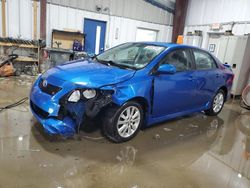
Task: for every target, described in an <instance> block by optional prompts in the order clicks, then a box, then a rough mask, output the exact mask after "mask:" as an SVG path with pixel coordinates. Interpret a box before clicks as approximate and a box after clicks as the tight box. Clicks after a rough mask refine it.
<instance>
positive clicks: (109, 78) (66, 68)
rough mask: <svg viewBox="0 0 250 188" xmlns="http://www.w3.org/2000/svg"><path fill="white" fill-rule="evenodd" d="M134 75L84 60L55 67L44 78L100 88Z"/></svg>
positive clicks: (129, 71) (132, 71) (130, 72)
mask: <svg viewBox="0 0 250 188" xmlns="http://www.w3.org/2000/svg"><path fill="white" fill-rule="evenodd" d="M134 73H135V70H127V69H120V68H118V67H113V66H107V65H103V64H101V63H98V62H96V61H91V60H82V61H73V62H67V63H64V64H61V65H59V66H56V67H53V68H51V69H49V70H48V71H47V72H46V73H45V74H44V75H43V77H45V78H49V77H54V78H58V79H60V80H64V81H69V82H72V83H75V84H79V85H83V86H87V87H94V88H98V87H101V86H104V85H111V84H116V83H119V82H122V81H126V80H128V79H130V78H132V77H133V75H134Z"/></svg>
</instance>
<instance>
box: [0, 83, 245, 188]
mask: <svg viewBox="0 0 250 188" xmlns="http://www.w3.org/2000/svg"><path fill="white" fill-rule="evenodd" d="M19 80H20V78H15V79H13V78H8V79H7V80H3V79H1V80H0V106H3V105H7V104H9V103H11V102H15V101H18V100H20V99H21V98H24V97H26V96H28V94H29V90H30V87H31V84H32V82H33V79H30V80H29V81H27V80H26V81H27V82H29V83H30V84H20V83H19V82H20V81H19ZM24 80H25V79H24ZM247 154H250V113H249V111H247V110H244V109H242V108H240V107H239V104H238V101H234V102H228V103H227V104H226V105H225V107H224V109H223V111H222V112H221V113H220V115H219V116H216V117H209V116H205V115H204V114H202V113H197V114H193V115H190V116H185V117H182V118H178V119H175V120H171V121H167V122H164V123H160V124H157V125H154V126H153V127H151V128H147V129H143V130H142V131H140V133H139V134H138V135H137V137H135V138H134V139H133V140H132V141H130V142H127V143H123V144H113V143H110V142H109V141H107V140H106V139H105V138H103V137H102V135H101V133H100V130H99V129H98V128H97V129H94V131H92V132H90V133H87V132H83V131H81V132H80V134H79V135H77V136H75V137H74V138H70V139H65V138H60V137H50V136H48V135H46V134H45V133H44V132H43V131H42V129H41V127H40V125H39V124H38V123H37V122H36V120H35V119H34V118H33V117H32V115H31V113H30V110H29V107H28V103H24V104H22V105H20V106H18V107H15V108H13V109H9V110H5V111H3V112H1V113H0V169H1V171H0V187H63V188H65V187H127V188H132V187H133V188H140V187H143V188H144V187H146V188H147V187H209V188H210V187H243V188H244V187H250V181H249V178H250V162H249V161H250V157H249V159H248V155H247Z"/></svg>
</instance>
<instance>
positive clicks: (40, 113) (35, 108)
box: [30, 101, 49, 119]
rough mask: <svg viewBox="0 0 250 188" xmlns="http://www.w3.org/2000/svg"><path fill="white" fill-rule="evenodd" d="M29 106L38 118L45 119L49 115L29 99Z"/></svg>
mask: <svg viewBox="0 0 250 188" xmlns="http://www.w3.org/2000/svg"><path fill="white" fill-rule="evenodd" d="M30 106H31V108H32V110H33V111H34V112H35V113H36V115H38V116H39V117H40V118H43V119H46V118H47V117H48V116H49V113H48V112H46V111H44V110H43V109H41V108H39V107H38V106H37V105H35V104H34V103H33V102H32V101H30Z"/></svg>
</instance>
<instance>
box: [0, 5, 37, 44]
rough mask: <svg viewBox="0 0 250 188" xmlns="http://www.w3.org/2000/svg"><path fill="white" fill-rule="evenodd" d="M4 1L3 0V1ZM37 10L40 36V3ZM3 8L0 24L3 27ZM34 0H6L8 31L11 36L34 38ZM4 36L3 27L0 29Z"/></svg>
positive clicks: (0, 14) (0, 13)
mask: <svg viewBox="0 0 250 188" xmlns="http://www.w3.org/2000/svg"><path fill="white" fill-rule="evenodd" d="M1 3H2V2H1ZM37 5H38V8H37V10H38V12H37V15H38V16H37V31H38V33H37V35H38V36H39V31H40V29H39V22H40V17H39V15H40V12H39V10H40V7H39V6H40V3H39V2H38V3H37ZM1 11H2V9H0V24H1V28H2V12H1ZM33 22H34V20H33V1H31V0H6V33H7V36H9V37H21V38H25V39H32V37H33V31H34V28H33ZM0 34H1V36H2V29H0Z"/></svg>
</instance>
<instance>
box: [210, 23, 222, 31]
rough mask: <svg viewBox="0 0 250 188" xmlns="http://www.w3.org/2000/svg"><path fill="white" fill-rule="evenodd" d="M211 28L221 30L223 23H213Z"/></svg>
mask: <svg viewBox="0 0 250 188" xmlns="http://www.w3.org/2000/svg"><path fill="white" fill-rule="evenodd" d="M211 29H212V30H220V29H221V25H220V24H219V23H213V24H212V25H211Z"/></svg>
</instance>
